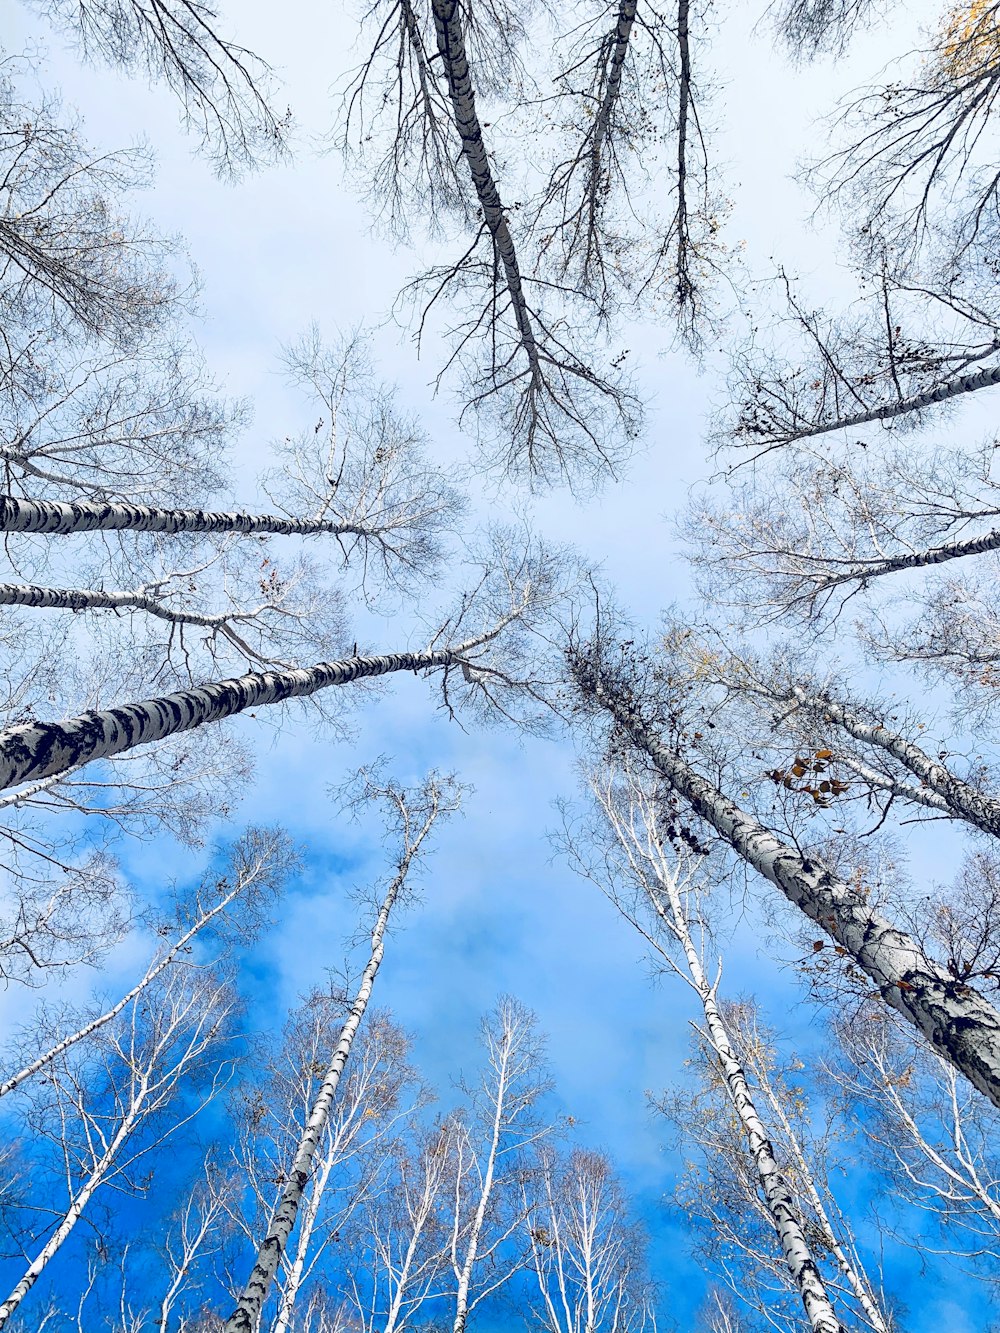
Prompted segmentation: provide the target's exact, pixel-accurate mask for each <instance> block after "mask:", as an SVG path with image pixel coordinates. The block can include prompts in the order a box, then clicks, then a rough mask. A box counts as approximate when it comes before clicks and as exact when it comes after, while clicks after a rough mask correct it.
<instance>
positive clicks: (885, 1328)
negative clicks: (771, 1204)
mask: <svg viewBox="0 0 1000 1333" xmlns="http://www.w3.org/2000/svg"><path fill="white" fill-rule="evenodd" d="M764 1092H765V1096H766V1097H767V1100H768V1101H769V1102H770V1103H771V1107H772V1109H773V1111H774V1114H775V1115H776V1116H777V1117H778V1119H779V1120H780V1121H781V1127H782V1129H783V1130H784V1131H785V1139H786V1141H787V1143H788V1146H789V1148H790V1149H791V1151H792V1152H793V1153H794V1154H795V1161H796V1164H797V1166H798V1169H799V1176H800V1178H801V1180H802V1183H803V1184H804V1186H805V1189H806V1193H807V1194H808V1195H809V1201H810V1203H811V1204H812V1206H813V1209H814V1210H815V1212H816V1216H817V1217H818V1218H819V1221H820V1226H821V1228H822V1230H823V1238H824V1240H825V1241H826V1244H827V1245H828V1246H829V1248H830V1253H831V1254H832V1255H833V1257H834V1258H835V1259H836V1260H837V1265H838V1267H839V1268H840V1271H841V1273H843V1275H844V1277H845V1279H846V1280H847V1283H848V1285H849V1286H850V1288H851V1290H852V1291H853V1292H854V1296H855V1298H856V1300H857V1302H858V1304H859V1305H860V1306H861V1308H862V1310H863V1311H864V1312H865V1317H866V1319H867V1320H868V1322H869V1323H870V1324H871V1326H872V1328H873V1329H874V1330H875V1333H893V1330H892V1329H891V1328H890V1326H889V1324H888V1323H887V1322H886V1319H885V1316H884V1315H883V1314H882V1311H881V1310H880V1309H879V1307H878V1305H877V1304H876V1303H875V1296H874V1293H873V1292H872V1289H871V1286H870V1285H869V1283H868V1281H867V1277H866V1275H865V1274H864V1273H863V1272H862V1271H861V1270H860V1269H859V1268H858V1267H857V1266H856V1265H855V1263H854V1261H853V1260H852V1258H851V1257H850V1255H849V1254H848V1253H847V1250H846V1249H845V1247H844V1246H843V1245H842V1244H841V1242H840V1240H839V1239H838V1237H837V1233H836V1232H835V1231H834V1229H833V1223H832V1222H831V1221H830V1215H829V1213H828V1212H827V1210H826V1206H825V1205H824V1203H823V1197H822V1195H821V1194H820V1192H819V1189H818V1188H817V1186H816V1181H815V1179H814V1177H813V1173H812V1169H811V1167H810V1165H809V1163H808V1161H807V1160H806V1155H805V1153H804V1152H803V1151H802V1146H801V1144H800V1143H799V1140H798V1136H797V1135H796V1134H795V1131H794V1130H793V1128H792V1125H791V1122H790V1121H789V1119H788V1116H787V1115H786V1113H785V1108H784V1106H783V1105H782V1101H781V1098H780V1097H778V1096H775V1095H774V1092H773V1091H772V1089H770V1088H765V1089H764Z"/></svg>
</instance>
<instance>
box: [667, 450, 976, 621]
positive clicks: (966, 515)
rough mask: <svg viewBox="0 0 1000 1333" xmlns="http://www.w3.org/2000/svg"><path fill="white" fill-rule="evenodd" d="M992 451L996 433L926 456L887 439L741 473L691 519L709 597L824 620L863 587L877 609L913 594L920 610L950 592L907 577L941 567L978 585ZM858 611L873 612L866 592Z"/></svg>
mask: <svg viewBox="0 0 1000 1333" xmlns="http://www.w3.org/2000/svg"><path fill="white" fill-rule="evenodd" d="M994 457H995V445H994V443H993V441H989V442H985V443H983V444H982V445H980V446H979V447H978V448H976V449H975V450H969V449H963V450H962V451H957V450H951V449H943V448H937V449H931V450H928V451H927V452H926V453H922V452H921V453H915V451H914V450H912V449H909V450H907V449H903V448H901V447H900V446H899V445H898V444H895V443H893V442H891V441H890V442H888V443H887V444H884V445H882V446H881V447H880V448H879V450H878V452H877V454H873V453H871V452H869V451H866V452H865V453H864V455H863V457H861V458H858V457H857V456H856V455H855V456H854V457H852V456H851V455H850V454H848V453H847V452H846V451H837V452H829V451H826V450H821V449H816V448H808V447H806V446H802V445H800V446H799V447H797V448H796V450H795V454H794V458H795V461H794V466H789V465H786V466H780V467H777V468H772V469H768V470H767V471H763V470H762V472H761V473H760V474H759V475H756V476H754V477H752V478H747V477H745V476H744V477H741V476H737V477H736V478H734V479H733V481H732V483H731V484H730V485H729V486H727V487H726V488H725V489H724V490H722V491H720V492H717V493H716V494H715V495H713V494H712V492H711V491H708V492H707V493H706V495H705V497H704V499H699V500H698V501H696V502H695V504H694V505H693V506H692V508H691V511H690V513H689V515H686V516H685V518H684V520H683V526H684V531H685V534H686V535H687V537H688V540H689V541H690V543H691V545H692V557H693V560H694V563H695V566H696V568H697V569H698V571H699V574H700V577H701V586H702V590H703V592H704V595H705V596H706V598H707V599H708V600H710V601H711V602H713V603H715V604H717V605H718V604H724V605H735V606H739V607H740V608H742V609H743V610H744V612H745V613H746V614H747V616H748V618H749V616H750V614H752V613H757V614H758V615H759V614H760V613H761V612H764V614H766V615H769V616H770V618H772V619H773V620H774V621H780V620H781V619H785V618H787V619H789V620H791V621H792V622H793V623H799V624H800V623H802V621H810V622H812V623H814V624H816V625H817V626H820V625H824V624H829V623H830V622H831V621H832V620H835V619H836V617H837V616H838V615H840V614H842V612H843V609H844V608H845V606H846V605H847V603H849V602H851V601H852V599H860V598H862V596H863V595H864V594H866V593H867V594H868V597H867V598H866V599H865V601H866V602H867V603H869V604H874V605H875V606H879V605H883V606H884V604H885V600H886V599H887V598H889V597H891V598H893V599H894V600H895V601H897V602H898V601H899V600H900V597H901V595H903V596H906V595H908V596H909V598H910V601H911V604H913V605H914V606H916V607H917V608H919V609H918V610H917V611H916V618H918V619H919V618H922V617H923V616H924V615H925V614H926V613H927V612H928V611H929V610H930V608H931V607H932V606H934V605H937V604H939V603H940V602H941V601H942V600H943V599H942V598H941V597H940V594H939V593H938V591H937V585H935V584H934V583H931V582H929V581H927V580H921V581H920V586H919V587H915V586H914V585H915V584H916V582H917V580H916V579H912V578H911V579H907V577H906V575H907V574H909V573H911V572H913V573H915V574H916V575H918V576H919V575H921V574H922V573H923V572H924V571H926V572H927V573H928V574H931V575H933V574H934V573H935V572H937V571H943V573H944V576H945V577H946V578H948V579H949V581H950V582H951V583H952V585H954V584H961V583H963V582H964V581H965V580H969V583H970V587H974V586H975V584H976V578H975V575H976V572H977V571H980V570H981V571H984V573H985V576H986V577H987V578H988V577H989V572H992V568H993V563H994V562H993V559H992V558H991V557H993V556H994V555H995V552H996V551H997V550H998V549H1000V530H998V528H997V526H996V525H997V512H998V505H997V498H998V491H997V485H996V482H995V480H994V479H993V477H992V476H991V466H992V462H993V459H994ZM987 571H988V572H987ZM883 580H886V581H885V582H884V581H883ZM851 609H852V610H854V611H855V613H856V614H859V615H863V614H864V608H863V606H862V605H860V604H859V601H858V600H855V601H854V603H853V606H852V607H851ZM983 641H984V644H985V643H987V642H988V635H984V636H983Z"/></svg>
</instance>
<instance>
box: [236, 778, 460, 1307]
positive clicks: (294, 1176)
mask: <svg viewBox="0 0 1000 1333" xmlns="http://www.w3.org/2000/svg"><path fill="white" fill-rule="evenodd" d="M365 785H366V789H367V790H366V795H367V796H368V797H369V799H381V800H383V801H384V802H385V803H386V806H387V807H388V809H389V810H390V812H391V815H390V827H391V828H392V829H393V831H394V833H395V836H396V837H397V838H398V840H399V844H400V856H399V862H398V867H397V870H396V874H395V875H394V876H393V878H392V880H391V881H390V883H389V885H388V887H387V888H386V890H385V893H384V896H383V897H382V899H381V903H380V904H379V907H378V912H377V915H376V917H375V922H374V925H373V927H372V934H371V953H370V955H369V958H368V962H367V963H366V965H365V968H364V970H363V971H362V973H361V979H360V983H359V985H358V988H357V990H356V992H355V994H354V996H353V997H352V999H351V1004H350V1008H349V1011H348V1014H347V1017H346V1020H345V1022H344V1025H343V1027H342V1028H341V1031H340V1036H339V1038H338V1039H337V1042H336V1045H335V1047H334V1049H333V1051H332V1052H331V1053H330V1054H329V1055H328V1056H327V1060H326V1066H325V1071H324V1072H323V1073H322V1078H321V1082H320V1083H319V1086H318V1087H317V1088H316V1089H315V1091H314V1095H313V1098H312V1102H311V1105H310V1106H309V1107H308V1114H307V1115H306V1116H305V1119H304V1121H303V1124H302V1128H301V1132H300V1136H299V1139H298V1142H297V1144H296V1145H295V1148H294V1152H293V1154H292V1162H291V1165H290V1167H289V1168H288V1170H287V1175H286V1179H285V1182H284V1186H283V1188H282V1190H281V1193H280V1195H279V1196H278V1198H277V1200H276V1201H275V1204H274V1209H273V1212H272V1215H271V1219H270V1222H269V1224H268V1229H267V1235H266V1236H265V1238H264V1240H263V1241H262V1242H260V1244H259V1247H258V1250H257V1255H256V1260H255V1262H254V1265H253V1270H252V1272H251V1274H250V1277H249V1279H248V1280H247V1282H246V1284H245V1286H244V1288H243V1291H242V1293H241V1295H240V1297H239V1300H238V1301H237V1303H236V1308H235V1310H234V1311H233V1312H232V1313H231V1314H230V1315H229V1317H228V1319H227V1322H226V1330H227V1333H240V1331H241V1330H248V1333H249V1331H252V1330H254V1329H255V1328H256V1326H257V1324H258V1323H259V1321H260V1317H261V1312H262V1310H263V1308H264V1304H265V1302H266V1300H267V1298H268V1294H269V1291H270V1288H271V1284H272V1282H273V1281H274V1277H275V1274H276V1273H277V1271H278V1267H279V1265H280V1263H281V1261H282V1258H283V1256H285V1254H286V1253H287V1249H288V1243H289V1238H290V1236H291V1234H292V1231H293V1228H294V1227H295V1225H296V1220H297V1218H298V1216H299V1213H300V1210H301V1208H302V1205H303V1203H304V1202H305V1203H306V1213H305V1219H306V1226H307V1227H308V1226H310V1225H311V1223H312V1222H313V1221H314V1218H311V1217H310V1208H309V1201H308V1200H306V1190H307V1187H308V1186H309V1184H310V1181H311V1180H313V1181H315V1172H316V1166H317V1153H318V1151H319V1150H320V1145H321V1143H322V1142H323V1139H324V1137H325V1135H326V1132H327V1127H328V1125H329V1123H330V1115H331V1110H332V1107H333V1105H334V1102H335V1100H337V1099H338V1094H339V1088H340V1082H341V1076H342V1074H343V1072H344V1067H345V1065H346V1064H347V1060H348V1057H349V1055H350V1053H351V1048H352V1046H353V1044H354V1039H355V1037H356V1036H357V1032H358V1028H359V1027H360V1025H361V1023H362V1021H363V1019H364V1017H365V1012H366V1010H367V1008H368V1002H369V999H370V997H371V993H372V988H373V986H374V984H375V978H376V976H377V975H378V970H379V967H380V966H381V963H382V957H383V954H384V948H385V933H386V930H387V927H388V925H389V919H390V916H391V915H392V912H393V908H394V907H395V906H396V904H397V901H398V900H399V899H400V898H401V897H403V898H404V901H405V896H406V891H407V880H408V877H409V875H410V871H411V867H412V866H413V864H414V862H415V861H416V860H417V858H418V857H419V855H420V852H421V848H422V846H423V843H424V842H425V840H426V838H427V836H428V834H429V833H430V831H431V829H432V828H433V826H434V824H435V823H436V821H437V819H438V818H439V817H440V816H442V815H448V814H450V813H452V812H454V810H455V809H457V806H458V800H459V795H460V793H459V789H458V788H457V786H456V784H455V783H454V781H453V780H452V779H450V778H443V779H442V778H439V777H437V776H436V775H433V776H431V777H429V778H428V779H427V780H426V781H425V783H424V785H423V786H422V787H421V788H420V789H419V790H417V791H407V790H406V789H404V788H400V787H398V786H396V785H393V784H390V785H387V786H385V787H379V786H378V785H377V782H376V781H373V780H372V779H370V778H369V779H366V780H365ZM318 1063H319V1064H320V1066H321V1068H322V1067H323V1061H322V1059H320V1060H319V1061H318ZM321 1164H322V1161H321V1160H320V1166H321ZM316 1190H317V1185H316V1184H315V1183H314V1184H313V1191H312V1198H313V1199H316V1198H318V1197H320V1196H318V1195H317V1193H316ZM306 1243H307V1244H308V1238H307V1241H306ZM293 1271H294V1264H293ZM286 1290H289V1291H291V1288H286ZM292 1299H293V1300H294V1294H293V1295H292ZM279 1318H280V1315H279Z"/></svg>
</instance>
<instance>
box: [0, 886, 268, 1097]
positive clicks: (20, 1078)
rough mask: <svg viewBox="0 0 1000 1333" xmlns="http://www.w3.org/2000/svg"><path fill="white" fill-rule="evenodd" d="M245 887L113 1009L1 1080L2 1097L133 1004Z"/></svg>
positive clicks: (224, 901) (177, 945) (201, 919)
mask: <svg viewBox="0 0 1000 1333" xmlns="http://www.w3.org/2000/svg"><path fill="white" fill-rule="evenodd" d="M245 888H246V884H245V883H237V884H236V885H235V886H234V888H233V889H232V890H231V891H230V892H229V893H227V894H226V896H225V897H224V898H221V899H220V900H219V902H217V903H216V905H215V906H214V907H213V908H211V909H210V910H209V911H208V912H203V913H202V915H201V916H200V917H199V918H198V920H197V921H196V922H195V923H194V925H193V926H191V927H190V928H189V929H188V930H186V931H185V932H184V934H183V935H180V936H179V937H178V938H177V940H176V941H175V942H174V944H173V945H172V946H171V947H170V949H169V950H168V951H167V952H166V953H165V954H164V955H163V957H162V958H161V959H160V961H159V962H154V963H153V964H152V965H151V966H150V967H149V968H148V970H147V971H146V973H145V975H144V976H143V977H142V979H141V980H140V981H137V982H136V984H135V985H134V986H133V987H132V989H131V990H130V991H129V992H128V993H127V994H126V995H123V996H122V998H121V999H120V1000H118V1001H117V1003H116V1004H113V1005H112V1006H111V1008H110V1009H107V1010H105V1012H104V1013H103V1014H101V1015H100V1016H99V1017H97V1018H94V1019H91V1021H90V1022H89V1023H86V1024H84V1026H83V1027H82V1028H80V1029H79V1030H78V1031H76V1032H74V1033H71V1034H70V1036H68V1037H63V1039H62V1040H61V1041H58V1042H56V1044H55V1045H54V1046H51V1047H50V1048H49V1049H48V1050H47V1051H46V1052H45V1053H44V1054H43V1055H40V1056H38V1058H37V1059H35V1060H32V1061H31V1063H30V1064H27V1065H25V1066H24V1068H23V1069H21V1070H19V1071H18V1072H17V1073H16V1074H12V1075H11V1077H10V1078H9V1079H7V1080H6V1081H5V1082H3V1083H0V1097H6V1095H7V1093H9V1092H13V1091H14V1089H15V1088H17V1087H19V1086H20V1085H21V1084H22V1083H23V1082H24V1081H25V1080H26V1079H29V1078H31V1077H32V1075H34V1074H37V1073H38V1071H39V1070H40V1069H44V1068H45V1066H46V1065H48V1064H51V1063H52V1061H53V1060H55V1059H57V1058H58V1057H59V1056H60V1055H62V1054H63V1052H64V1051H68V1050H69V1048H70V1047H71V1046H75V1045H76V1043H77V1042H78V1041H83V1040H84V1039H85V1038H86V1037H89V1036H92V1035H93V1033H95V1032H97V1031H99V1030H100V1029H101V1028H102V1027H104V1026H105V1024H106V1023H110V1022H111V1020H112V1019H113V1018H117V1017H118V1015H119V1014H120V1013H121V1012H122V1010H123V1009H125V1008H126V1007H127V1006H128V1005H129V1004H131V1002H132V1001H133V1000H134V999H135V998H136V996H137V995H141V994H142V992H143V991H144V990H146V989H147V987H149V986H151V985H152V984H153V982H154V981H155V980H156V978H157V977H158V976H159V975H160V974H161V973H162V972H164V971H165V970H166V969H167V968H168V967H169V966H170V964H171V963H172V962H173V961H174V959H175V958H176V957H177V955H178V954H179V953H180V952H181V951H182V950H183V949H184V948H185V947H186V946H187V945H188V944H190V943H191V941H192V940H193V939H194V938H195V936H196V935H197V934H198V933H199V932H200V931H202V930H204V928H205V927H206V926H207V925H208V924H209V923H210V922H211V921H213V920H214V919H215V918H216V917H217V916H218V915H219V913H220V912H224V911H225V910H226V908H227V907H228V906H229V904H230V903H231V902H232V901H233V900H234V899H235V898H237V897H239V895H240V894H241V893H242V892H243V890H244V889H245Z"/></svg>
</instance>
